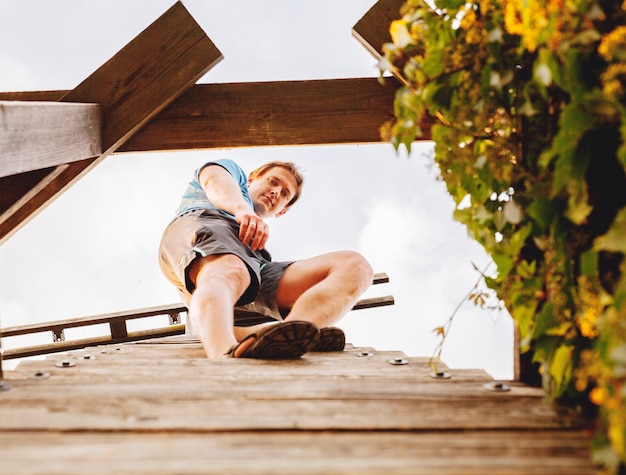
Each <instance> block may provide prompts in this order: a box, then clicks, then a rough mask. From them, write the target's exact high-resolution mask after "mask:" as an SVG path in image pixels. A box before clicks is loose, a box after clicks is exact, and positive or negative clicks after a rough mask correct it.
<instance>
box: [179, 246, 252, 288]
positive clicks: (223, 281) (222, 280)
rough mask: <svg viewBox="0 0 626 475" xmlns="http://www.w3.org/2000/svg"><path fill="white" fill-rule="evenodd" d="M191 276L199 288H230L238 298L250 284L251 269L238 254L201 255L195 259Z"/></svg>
mask: <svg viewBox="0 0 626 475" xmlns="http://www.w3.org/2000/svg"><path fill="white" fill-rule="evenodd" d="M190 277H191V279H192V283H193V284H194V286H195V288H196V290H197V289H198V288H215V289H218V288H220V289H224V288H228V289H230V290H231V291H232V293H233V295H234V296H236V297H237V298H238V297H239V296H241V295H242V294H243V292H244V291H245V290H246V289H247V288H248V286H249V285H250V271H249V270H248V267H247V266H246V265H245V263H244V262H243V261H242V260H241V259H239V258H238V257H237V256H235V255H232V254H223V255H217V256H207V257H201V258H199V259H197V260H196V261H194V263H193V265H192V267H191V269H190Z"/></svg>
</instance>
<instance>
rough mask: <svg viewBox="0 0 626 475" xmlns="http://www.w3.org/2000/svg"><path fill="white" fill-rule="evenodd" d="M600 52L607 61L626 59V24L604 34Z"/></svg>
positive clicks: (599, 48) (599, 47)
mask: <svg viewBox="0 0 626 475" xmlns="http://www.w3.org/2000/svg"><path fill="white" fill-rule="evenodd" d="M598 53H600V54H601V55H602V57H603V58H604V59H606V60H607V61H613V60H624V59H626V26H618V27H617V28H615V29H614V30H613V31H611V32H610V33H608V34H606V35H604V36H603V37H602V41H601V42H600V45H599V46H598Z"/></svg>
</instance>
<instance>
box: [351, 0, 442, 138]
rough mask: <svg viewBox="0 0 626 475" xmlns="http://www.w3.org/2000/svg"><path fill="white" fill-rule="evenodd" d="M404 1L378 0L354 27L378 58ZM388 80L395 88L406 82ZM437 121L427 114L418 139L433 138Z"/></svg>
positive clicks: (360, 40) (361, 39) (363, 43)
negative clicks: (432, 130)
mask: <svg viewBox="0 0 626 475" xmlns="http://www.w3.org/2000/svg"><path fill="white" fill-rule="evenodd" d="M404 3H405V0H378V2H376V4H375V5H374V6H373V7H372V8H370V9H369V11H368V12H367V13H366V14H365V15H364V16H363V18H361V19H360V20H359V21H358V22H357V24H356V25H354V27H353V28H352V36H354V37H355V38H356V39H357V41H359V43H361V44H362V45H363V47H364V48H365V49H366V50H367V51H369V52H370V53H371V54H372V55H373V56H374V58H376V59H377V60H378V59H380V58H381V57H382V55H383V45H384V44H385V43H389V42H390V41H391V35H390V33H389V27H390V25H391V22H392V21H393V20H397V19H399V18H400V17H401V14H400V9H401V7H402V5H403V4H404ZM387 82H388V83H391V84H393V86H394V88H395V89H398V88H399V87H400V85H401V84H402V83H405V81H404V80H403V78H401V77H399V76H398V77H397V78H395V79H394V78H387ZM435 122H436V120H435V118H433V117H430V116H425V117H424V118H423V119H422V121H421V123H420V129H421V130H422V135H421V136H420V137H419V139H417V140H419V141H425V140H431V127H432V126H433V124H434V123H435Z"/></svg>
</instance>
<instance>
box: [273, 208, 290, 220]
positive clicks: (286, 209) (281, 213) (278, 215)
mask: <svg viewBox="0 0 626 475" xmlns="http://www.w3.org/2000/svg"><path fill="white" fill-rule="evenodd" d="M287 211H289V208H283V209H281V210H280V211H279V212H278V213H276V214H275V215H274V217H275V218H280V217H281V216H282V215H283V214H285V213H286V212H287Z"/></svg>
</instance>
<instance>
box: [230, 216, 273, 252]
mask: <svg viewBox="0 0 626 475" xmlns="http://www.w3.org/2000/svg"><path fill="white" fill-rule="evenodd" d="M235 220H236V221H237V222H238V223H239V239H240V240H241V242H242V243H244V244H245V245H247V246H250V249H251V250H253V251H258V250H261V249H265V244H266V243H267V239H268V238H269V227H268V225H267V224H266V223H265V221H263V219H262V218H261V217H260V216H259V215H258V214H256V213H255V212H254V211H253V210H251V209H243V210H241V211H239V212H238V213H236V214H235Z"/></svg>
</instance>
